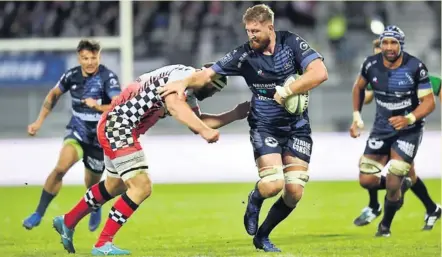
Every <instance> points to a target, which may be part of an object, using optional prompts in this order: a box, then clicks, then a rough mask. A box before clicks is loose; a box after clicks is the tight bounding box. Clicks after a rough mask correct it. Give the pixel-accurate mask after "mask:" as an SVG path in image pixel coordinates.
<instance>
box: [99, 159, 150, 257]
mask: <svg viewBox="0 0 442 257" xmlns="http://www.w3.org/2000/svg"><path fill="white" fill-rule="evenodd" d="M112 162H113V164H114V167H118V174H119V176H120V177H121V178H122V180H123V181H124V183H125V185H126V186H127V188H128V189H127V191H126V193H124V194H122V195H121V197H120V198H119V199H118V200H117V201H116V202H115V204H114V205H113V206H112V208H111V210H110V212H109V218H108V219H107V221H106V224H105V226H104V228H103V230H102V232H101V234H100V237H99V238H98V240H97V242H96V244H95V248H94V249H101V248H102V247H103V246H104V245H106V244H107V243H112V240H113V238H114V236H115V234H116V233H117V232H118V231H119V230H120V228H121V227H122V226H123V225H124V224H125V223H126V222H127V220H128V219H129V218H130V217H131V216H132V214H133V213H134V212H135V211H136V210H137V208H138V206H139V205H140V204H141V203H142V202H143V201H144V200H145V199H146V198H148V197H149V196H150V194H151V193H152V183H151V181H150V179H149V176H148V174H147V169H148V166H147V164H145V158H144V153H143V152H142V151H138V152H134V153H132V154H129V155H127V156H123V157H120V158H117V159H114V160H113V161H112Z"/></svg>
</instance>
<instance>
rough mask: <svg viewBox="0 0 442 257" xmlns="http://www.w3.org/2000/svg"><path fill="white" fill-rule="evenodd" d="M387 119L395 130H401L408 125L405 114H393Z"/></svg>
mask: <svg viewBox="0 0 442 257" xmlns="http://www.w3.org/2000/svg"><path fill="white" fill-rule="evenodd" d="M388 121H389V122H390V124H391V126H393V127H394V129H395V130H401V129H403V128H405V127H407V126H408V119H407V118H405V116H393V117H391V118H389V119H388Z"/></svg>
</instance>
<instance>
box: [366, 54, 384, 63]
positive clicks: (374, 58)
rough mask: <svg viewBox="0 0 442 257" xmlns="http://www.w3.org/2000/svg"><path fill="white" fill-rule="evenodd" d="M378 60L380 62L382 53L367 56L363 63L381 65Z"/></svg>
mask: <svg viewBox="0 0 442 257" xmlns="http://www.w3.org/2000/svg"><path fill="white" fill-rule="evenodd" d="M380 60H382V53H377V54H372V55H369V56H367V57H366V58H365V59H364V63H372V64H378V63H379V64H382V62H381V61H380Z"/></svg>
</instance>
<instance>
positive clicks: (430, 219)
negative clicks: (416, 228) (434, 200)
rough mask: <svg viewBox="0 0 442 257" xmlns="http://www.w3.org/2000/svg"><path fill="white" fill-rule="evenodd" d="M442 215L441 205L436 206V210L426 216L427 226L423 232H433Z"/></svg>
mask: <svg viewBox="0 0 442 257" xmlns="http://www.w3.org/2000/svg"><path fill="white" fill-rule="evenodd" d="M441 213H442V209H441V206H440V205H439V204H437V205H436V210H435V211H434V212H433V213H431V214H428V213H427V214H425V225H424V227H423V228H422V230H432V229H433V227H434V224H436V221H437V220H438V219H440V216H441Z"/></svg>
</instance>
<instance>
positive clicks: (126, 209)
mask: <svg viewBox="0 0 442 257" xmlns="http://www.w3.org/2000/svg"><path fill="white" fill-rule="evenodd" d="M137 208H138V204H136V203H134V202H133V201H132V200H131V199H130V198H129V197H128V196H127V194H126V193H124V194H122V195H121V197H120V198H119V199H118V200H117V201H116V202H115V204H114V206H112V209H111V210H110V211H109V218H108V219H107V221H106V225H104V228H103V231H101V234H100V237H99V238H98V241H97V243H96V244H95V247H100V246H102V245H104V244H105V243H106V242H112V239H113V237H114V235H115V234H116V233H117V232H118V230H119V229H120V228H121V227H122V226H123V224H124V223H126V221H127V219H129V217H130V216H131V215H132V214H133V213H134V212H135V211H136V210H137Z"/></svg>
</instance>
